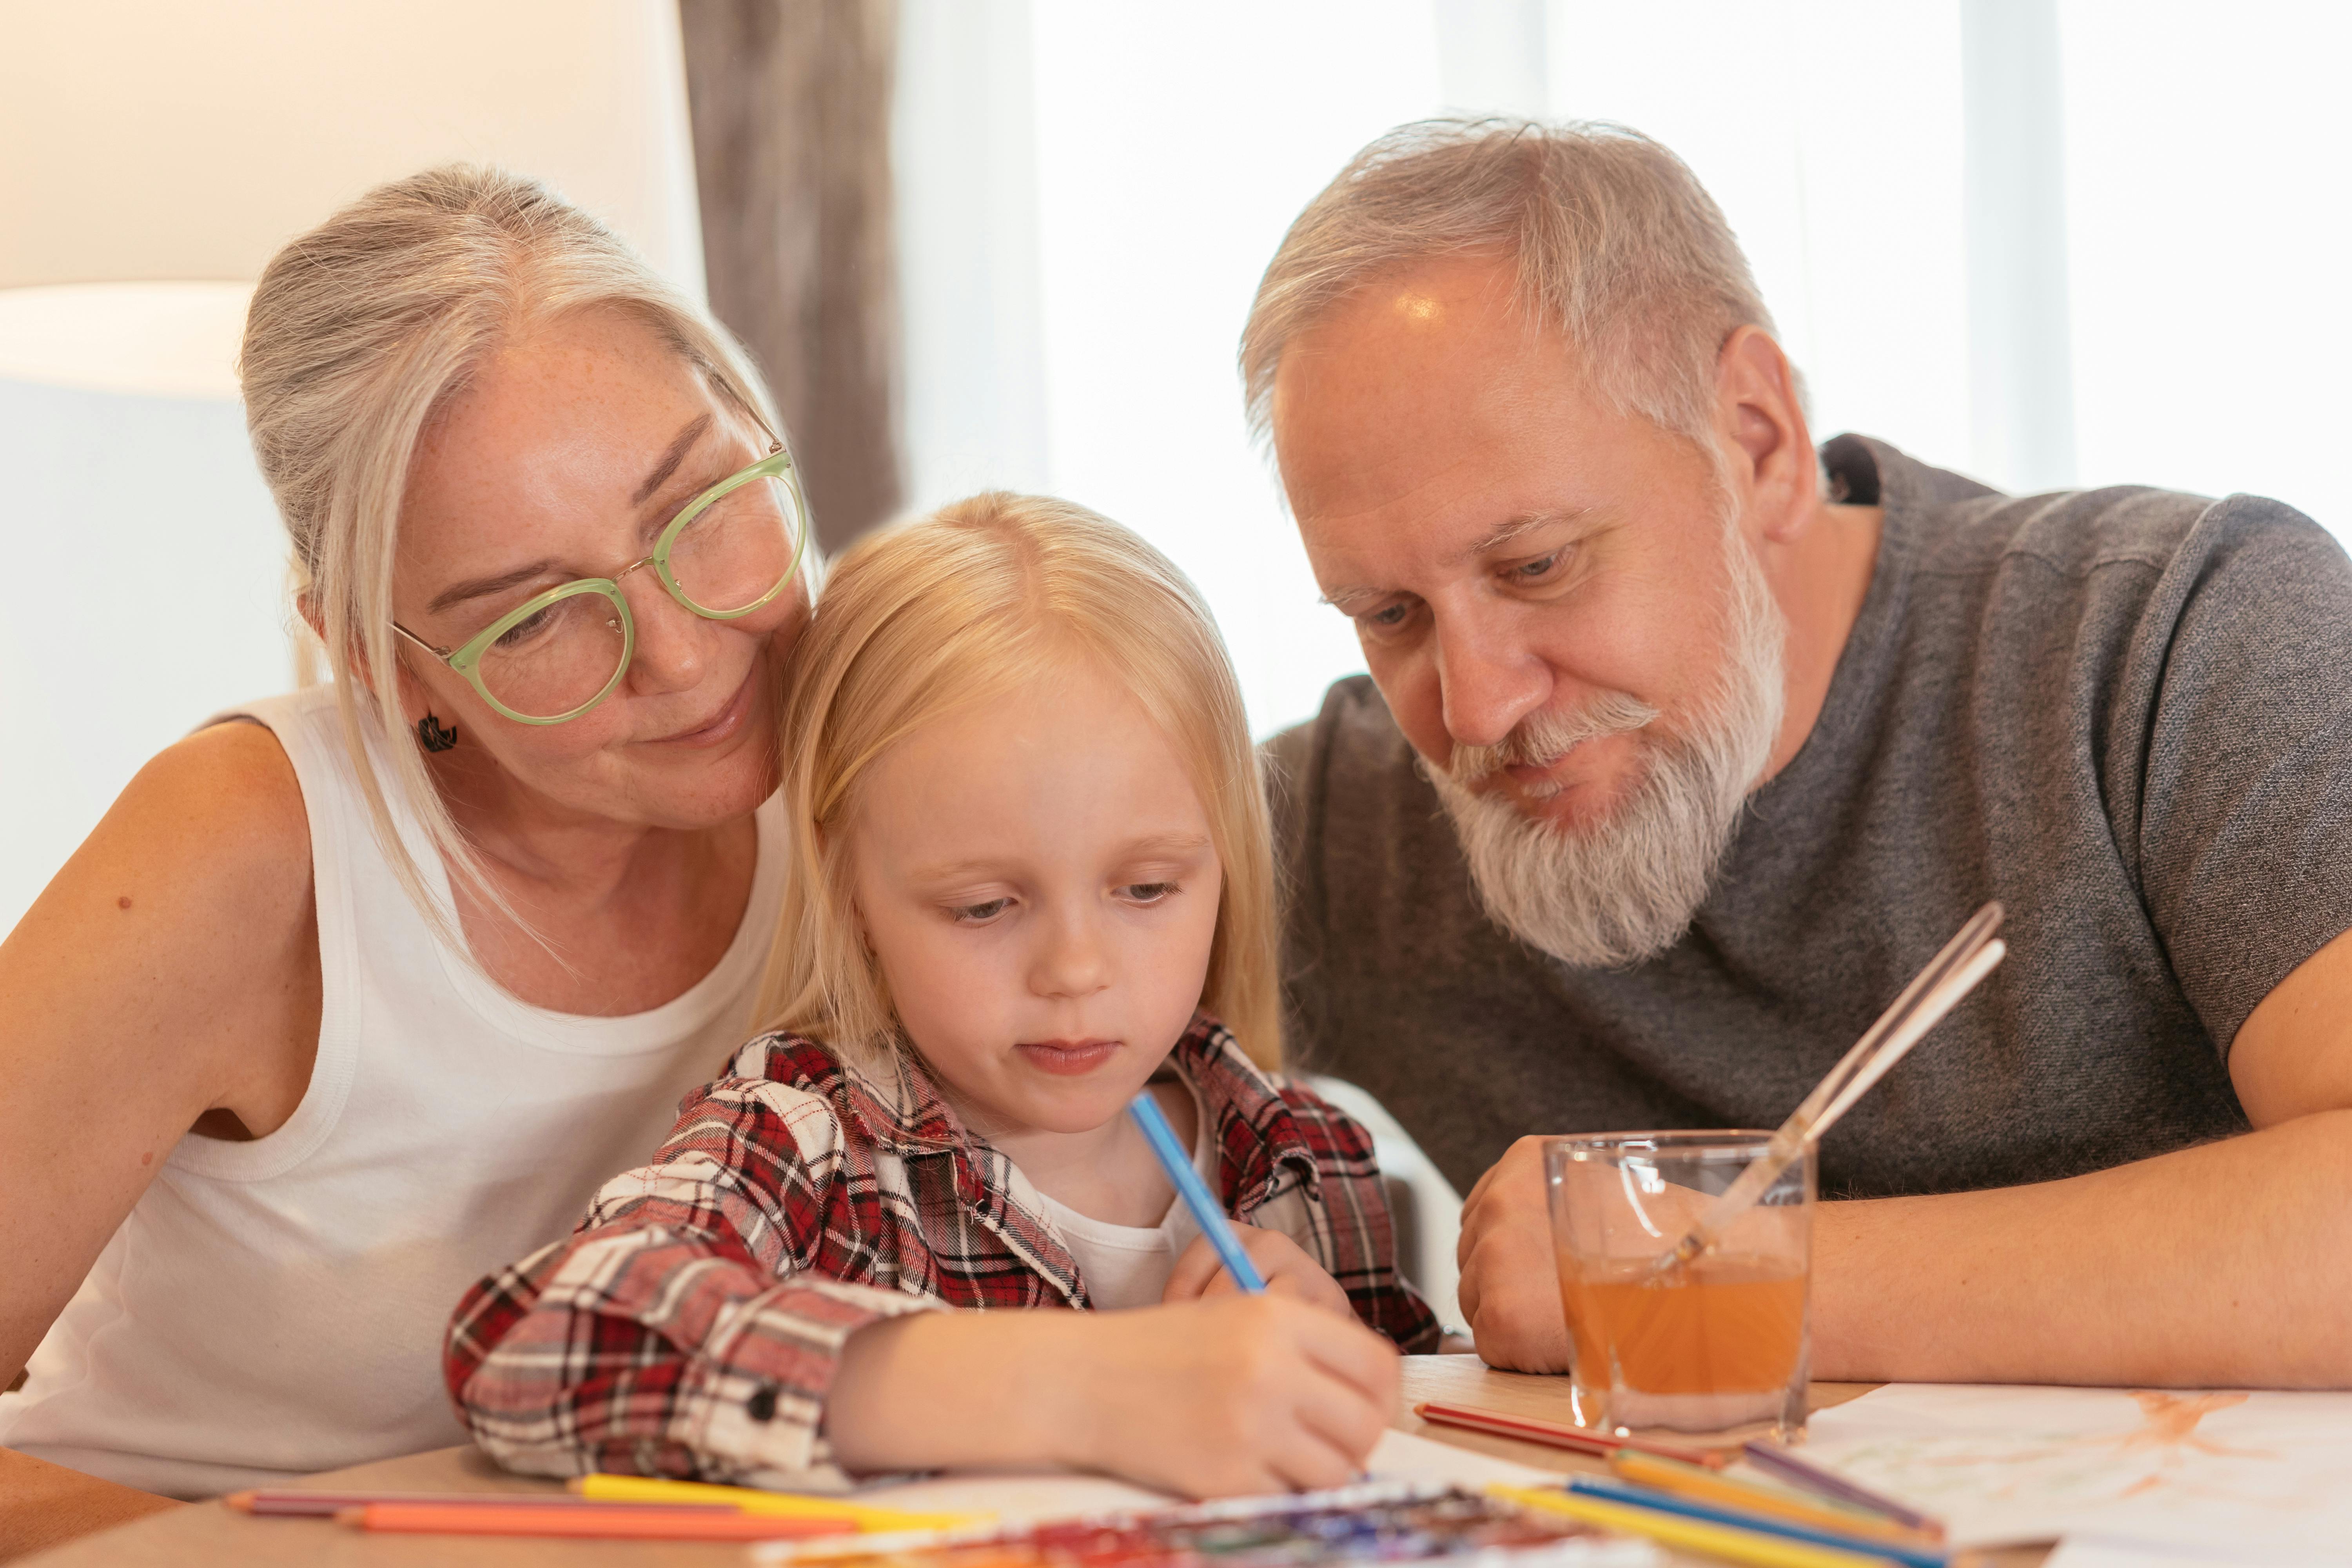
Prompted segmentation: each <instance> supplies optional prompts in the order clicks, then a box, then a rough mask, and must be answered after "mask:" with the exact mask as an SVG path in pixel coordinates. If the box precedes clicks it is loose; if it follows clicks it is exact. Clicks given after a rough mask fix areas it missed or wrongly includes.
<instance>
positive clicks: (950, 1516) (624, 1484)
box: [567, 1475, 987, 1531]
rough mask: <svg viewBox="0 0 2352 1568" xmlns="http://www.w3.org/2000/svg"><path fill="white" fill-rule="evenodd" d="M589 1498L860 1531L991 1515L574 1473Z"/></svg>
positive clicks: (574, 1483) (576, 1486) (574, 1482)
mask: <svg viewBox="0 0 2352 1568" xmlns="http://www.w3.org/2000/svg"><path fill="white" fill-rule="evenodd" d="M567 1484H568V1485H569V1486H570V1487H571V1489H572V1490H573V1491H575V1492H577V1493H579V1494H580V1495H581V1496H582V1497H584V1498H593V1499H594V1500H596V1501H598V1502H719V1503H731V1504H733V1505H734V1506H735V1507H737V1508H739V1509H741V1510H743V1511H744V1512H745V1513H762V1514H772V1515H776V1516H779V1517H782V1518H790V1519H845V1520H848V1521H851V1522H852V1523H854V1524H856V1526H857V1528H858V1529H859V1530H861V1531H881V1530H888V1531H902V1530H954V1529H958V1528H960V1527H961V1526H963V1525H967V1524H976V1523H980V1522H982V1521H984V1520H985V1519H986V1517H987V1516H986V1515H983V1514H970V1513H908V1512H907V1511H906V1510H902V1509H895V1508H874V1507H870V1506H868V1505H867V1504H865V1503H860V1502H851V1501H850V1500H848V1499H846V1498H832V1497H806V1496H803V1495H802V1494H800V1493H798V1492H768V1491H761V1490H760V1489H758V1488H756V1487H719V1486H712V1485H711V1484H709V1482H707V1481H671V1480H664V1479H661V1478H660V1477H658V1476H607V1475H593V1476H574V1477H573V1478H572V1479H571V1481H570V1482H568V1483H567Z"/></svg>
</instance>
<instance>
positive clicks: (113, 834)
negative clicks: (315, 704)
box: [90, 721, 310, 918]
mask: <svg viewBox="0 0 2352 1568" xmlns="http://www.w3.org/2000/svg"><path fill="white" fill-rule="evenodd" d="M101 835H103V836H106V837H110V838H120V839H123V840H131V841H136V843H135V846H134V845H133V844H131V843H125V844H124V845H123V846H122V847H126V848H130V847H136V848H137V849H139V850H140V851H142V858H143V857H144V856H146V855H154V854H157V853H160V854H161V855H162V857H163V858H164V859H165V860H166V861H168V862H170V863H172V864H173V865H174V866H175V867H176V868H179V869H180V870H181V871H182V872H183V873H184V874H185V875H186V876H188V877H189V878H191V879H192V883H193V884H200V885H203V886H205V887H206V888H207V889H210V890H212V891H214V892H215V893H217V894H222V895H226V896H229V897H232V898H236V899H237V900H248V899H252V898H255V897H259V898H262V899H264V900H268V902H269V903H271V904H278V903H283V902H287V901H289V900H290V901H291V902H293V903H303V902H307V901H308V899H309V896H310V817H309V815H308V813H307V812H306V811H305V809H304V807H303V803H302V785H301V783H300V781H299V780H298V779H297V778H296V777H295V775H294V763H293V762H292V761H291V759H289V757H288V756H287V754H286V748H285V747H284V746H282V745H280V744H279V743H278V737H277V735H276V734H274V733H272V732H271V731H270V730H269V729H268V727H267V726H266V725H261V724H256V723H251V722H248V721H229V722H227V723H223V724H214V725H210V726H208V727H206V728H205V729H202V730H199V731H196V732H195V733H194V734H192V735H190V736H188V737H187V738H186V739H184V740H182V741H179V742H175V743H174V744H173V745H170V746H166V747H165V748H163V751H161V752H157V753H156V754H155V756H154V757H153V758H152V760H151V761H150V762H149V763H147V765H146V766H145V767H143V768H142V769H140V770H139V773H138V774H137V775H136V776H135V777H133V778H132V779H131V783H130V784H129V785H128V786H127V787H126V788H125V789H124V790H123V792H122V795H121V797H120V798H119V799H118V800H117V801H116V802H115V805H114V808H113V809H112V810H111V811H110V812H108V813H107V816H106V820H105V821H103V822H101V823H100V825H99V828H98V831H97V832H95V833H92V834H91V835H90V841H91V843H92V845H96V844H97V843H98V842H99V840H100V836H101ZM166 840H168V841H169V843H168V845H167V844H166V843H165V842H164V841H166ZM189 890H190V891H194V890H195V887H194V885H192V886H191V887H190V889H189ZM247 909H248V918H249V916H250V915H251V914H258V913H260V912H261V911H260V910H257V909H252V908H251V906H247Z"/></svg>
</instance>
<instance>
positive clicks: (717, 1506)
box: [221, 1489, 740, 1519]
mask: <svg viewBox="0 0 2352 1568" xmlns="http://www.w3.org/2000/svg"><path fill="white" fill-rule="evenodd" d="M221 1501H222V1502H224V1503H226V1504H227V1505H228V1506H229V1507H231V1508H233V1509H236V1510H237V1511H238V1512H240V1513H249V1514H251V1515H253V1516H254V1517H255V1518H257V1519H332V1518H334V1517H335V1516H336V1515H337V1514H339V1513H341V1512H343V1511H344V1510H347V1509H354V1508H365V1507H366V1506H367V1505H368V1504H370V1503H377V1502H397V1503H422V1504H428V1505H431V1506H434V1507H437V1508H512V1507H514V1506H515V1505H516V1504H518V1503H529V1504H530V1505H531V1506H533V1507H536V1508H597V1507H601V1506H603V1505H601V1504H598V1503H594V1502H592V1501H590V1500H588V1499H586V1498H582V1497H570V1496H567V1495H565V1494H564V1493H562V1492H311V1491H297V1490H293V1489H256V1490H253V1491H242V1492H231V1493H229V1494H228V1496H226V1497H225V1498H223V1499H221ZM647 1506H660V1507H666V1508H669V1509H672V1510H676V1511H678V1512H681V1513H709V1512H712V1511H713V1510H718V1511H720V1512H727V1513H733V1512H737V1511H740V1510H737V1509H736V1508H735V1507H734V1506H733V1505H732V1504H730V1503H725V1502H673V1503H665V1504H659V1505H652V1504H649V1505H647Z"/></svg>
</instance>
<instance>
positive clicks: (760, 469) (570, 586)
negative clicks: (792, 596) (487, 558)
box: [392, 441, 809, 724]
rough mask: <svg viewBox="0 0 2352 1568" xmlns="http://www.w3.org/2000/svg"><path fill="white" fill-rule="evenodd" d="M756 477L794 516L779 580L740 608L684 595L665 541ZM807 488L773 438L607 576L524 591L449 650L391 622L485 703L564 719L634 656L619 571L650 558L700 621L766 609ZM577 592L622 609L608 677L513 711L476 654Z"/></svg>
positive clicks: (786, 580) (805, 514) (785, 584)
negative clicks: (771, 482)
mask: <svg viewBox="0 0 2352 1568" xmlns="http://www.w3.org/2000/svg"><path fill="white" fill-rule="evenodd" d="M761 479H778V480H781V481H782V483H783V486H784V489H786V491H787V492H788V493H789V494H790V495H791V497H792V500H793V517H792V518H791V519H788V520H787V526H790V527H791V528H792V533H793V559H792V563H791V564H790V565H788V566H786V567H785V568H784V574H783V576H782V578H781V579H779V580H778V582H777V584H776V585H775V586H774V587H772V588H771V589H769V590H768V591H767V592H766V593H765V594H762V595H761V596H760V597H759V598H757V599H754V600H753V601H752V602H751V603H750V604H748V605H744V606H743V607H742V608H741V609H740V610H711V609H705V608H704V607H703V606H702V605H698V604H696V603H695V602H694V601H693V600H692V599H691V598H689V597H688V595H687V592H686V590H685V589H684V588H682V587H680V586H679V585H678V582H677V578H676V577H675V576H673V575H671V574H670V569H669V554H670V549H671V547H672V546H673V545H675V544H676V543H677V536H678V535H679V534H680V533H682V532H684V531H686V526H687V524H688V523H690V522H692V521H694V520H695V519H696V518H698V517H700V516H701V515H702V514H703V513H704V512H706V511H708V510H710V509H711V507H713V506H715V505H717V504H718V503H719V501H721V500H725V499H726V498H727V497H729V496H730V495H732V494H734V493H735V492H736V491H737V490H739V489H742V488H743V487H744V486H745V485H748V484H754V483H756V482H758V481H759V480H761ZM808 536H809V510H808V495H807V493H806V492H805V491H803V489H801V479H800V471H799V469H798V468H796V467H795V466H794V465H793V455H792V454H791V453H790V452H787V451H786V450H784V445H783V443H782V442H781V441H778V442H776V443H775V449H774V450H773V451H772V452H770V453H769V454H768V455H767V456H766V457H764V458H761V459H760V460H759V461H758V462H756V463H753V464H751V466H749V467H748V468H739V469H737V470H736V471H735V472H734V473H731V474H730V475H728V476H727V477H726V478H725V479H721V480H719V482H718V483H717V484H715V485H712V486H710V487H709V489H705V490H703V491H702V492H701V493H699V494H698V495H697V496H696V497H695V498H694V499H693V500H690V501H688V502H687V503H686V505H685V506H684V507H682V508H680V509H679V510H678V514H677V516H676V517H674V518H672V519H670V520H669V522H668V524H667V526H666V527H664V528H663V529H662V531H661V537H660V538H659V539H657V540H656V541H655V542H654V548H653V552H652V553H651V554H649V555H646V556H643V557H641V558H639V559H638V560H635V561H632V562H630V563H628V564H627V565H626V566H624V567H622V568H621V569H620V570H619V571H618V572H615V573H614V574H612V575H611V576H610V577H575V578H573V579H572V581H571V582H569V583H559V584H556V585H555V586H554V587H552V588H550V589H548V590H547V591H546V592H545V593H541V594H534V595H531V596H530V598H528V599H525V600H524V601H523V602H522V603H521V604H520V605H516V606H515V607H514V608H513V609H511V610H509V611H508V612H507V613H506V614H505V615H502V616H499V618H498V619H497V620H494V621H492V622H491V623H490V624H489V625H488V626H485V627H484V628H482V630H480V631H479V632H477V633H476V634H475V635H474V636H473V637H470V638H468V639H467V641H466V642H465V643H464V644H462V645H461V646H459V647H457V649H455V650H454V651H453V650H451V649H449V648H446V647H435V646H434V645H433V644H431V643H429V642H426V641H425V639H424V638H423V637H418V636H417V635H416V634H415V632H412V631H410V630H409V629H408V628H407V627H406V626H402V625H401V624H400V623H399V622H398V621H394V622H393V623H392V629H393V630H394V631H396V632H398V633H399V634H400V635H401V636H402V637H406V638H407V639H408V640H409V641H410V642H413V643H415V645H416V646H417V647H420V648H422V649H424V650H425V652H426V653H429V654H431V655H432V656H433V657H434V658H437V659H439V660H440V661H441V662H442V663H443V664H445V665H446V666H448V667H449V668H450V669H451V670H452V671H454V672H455V673H457V675H459V676H461V677H463V678H464V679H465V681H466V683H467V685H468V686H471V687H472V688H473V689H474V690H475V692H476V693H477V694H478V696H479V697H480V698H481V700H483V701H485V702H487V703H488V704H489V705H490V706H491V707H492V708H494V709H496V710H498V711H499V713H501V714H503V715H505V716H506V717H507V718H509V719H511V720H513V721H515V722H516V723H518V724H563V723H568V722H570V721H572V720H574V719H577V718H579V717H580V715H582V714H583V713H585V712H587V711H588V710H590V709H591V708H593V707H595V706H596V704H598V703H599V702H602V701H604V699H606V698H607V697H610V696H611V695H613V689H614V687H617V686H619V685H620V684H621V678H622V677H624V676H625V675H627V674H628V673H629V664H630V661H631V660H633V659H635V658H636V653H637V621H636V617H635V616H633V615H631V614H630V613H629V601H628V599H627V598H626V596H625V595H623V594H622V592H621V579H622V578H624V577H626V576H627V575H628V574H630V573H632V572H635V571H636V570H637V569H638V568H639V567H641V566H650V567H652V568H653V569H654V575H655V576H656V577H658V578H659V579H660V580H661V585H662V586H663V587H664V588H666V589H667V590H668V591H669V596H670V597H671V598H673V599H676V600H677V602H678V604H679V605H682V606H683V607H684V608H686V609H688V610H689V611H691V612H692V613H694V614H695V615H698V616H701V617H702V618H703V619H704V620H706V621H731V620H737V619H740V617H742V616H748V615H750V614H751V613H752V612H753V611H754V610H761V609H765V608H766V607H767V606H768V605H772V604H773V603H775V600H776V595H779V594H781V593H782V592H783V591H784V590H785V589H787V588H789V587H791V586H792V585H793V579H794V578H796V577H798V576H799V575H800V574H801V559H802V557H803V555H804V554H805V553H806V552H807V551H808ZM582 594H599V595H603V596H604V598H605V599H607V600H609V601H610V602H611V603H612V605H614V608H616V609H618V610H619V611H620V613H621V657H620V660H619V662H618V663H616V664H615V665H614V667H613V679H610V680H607V681H606V682H604V688H603V689H601V690H599V691H598V692H597V693H596V695H595V696H593V697H591V698H590V699H588V700H587V701H585V702H583V703H582V704H580V706H579V707H577V708H574V709H573V710H572V711H570V712H569V713H559V714H556V715H555V716H554V717H552V718H541V717H538V716H536V715H533V714H530V713H518V712H516V711H515V710H513V709H511V708H509V707H508V706H507V705H506V704H505V703H503V702H501V701H499V700H498V698H497V697H496V696H495V695H493V694H492V692H491V691H490V689H489V688H488V686H486V685H484V684H483V683H482V671H481V660H482V656H483V655H484V654H485V653H488V651H489V648H490V645H491V644H492V643H494V642H496V641H498V639H499V638H500V637H504V636H505V635H506V634H507V633H508V632H509V631H510V630H512V629H513V628H514V627H515V626H518V625H520V623H522V622H524V621H526V620H529V619H530V617H531V616H535V615H537V614H539V612H540V611H541V610H544V609H546V608H547V607H548V606H549V605H556V604H560V603H562V601H563V600H565V599H570V598H575V597H577V596H578V595H582Z"/></svg>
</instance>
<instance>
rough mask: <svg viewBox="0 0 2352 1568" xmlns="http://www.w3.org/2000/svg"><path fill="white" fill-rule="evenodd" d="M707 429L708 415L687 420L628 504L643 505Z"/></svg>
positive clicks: (675, 469) (672, 472) (683, 459)
mask: <svg viewBox="0 0 2352 1568" xmlns="http://www.w3.org/2000/svg"><path fill="white" fill-rule="evenodd" d="M709 428H710V416H709V415H708V414H702V415H698V416H695V417H694V418H693V419H690V420H688V422H687V426H686V428H685V429H683V430H681V431H679V432H678V433H677V440H675V441H672V442H671V443H670V444H669V450H668V451H667V452H664V453H663V454H662V458H661V461H660V462H658V463H656V464H655V465H654V468H653V472H651V473H649V474H647V475H646V482H645V483H644V484H641V485H639V486H638V487H637V493H636V494H635V495H633V496H631V497H630V498H629V504H630V505H631V506H643V505H645V504H646V500H647V499H648V498H650V497H651V496H652V495H653V493H654V492H655V491H656V490H657V489H661V488H662V486H663V484H665V483H666V482H667V480H668V479H669V477H670V476H671V475H672V474H674V473H676V472H677V466H678V465H679V464H680V463H683V462H684V461H686V455H687V453H688V452H690V451H692V450H693V449H694V444H695V443H696V442H697V441H699V440H701V439H702V433H703V432H704V431H706V430H708V429H709Z"/></svg>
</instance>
